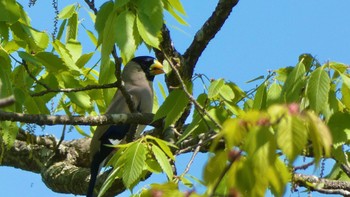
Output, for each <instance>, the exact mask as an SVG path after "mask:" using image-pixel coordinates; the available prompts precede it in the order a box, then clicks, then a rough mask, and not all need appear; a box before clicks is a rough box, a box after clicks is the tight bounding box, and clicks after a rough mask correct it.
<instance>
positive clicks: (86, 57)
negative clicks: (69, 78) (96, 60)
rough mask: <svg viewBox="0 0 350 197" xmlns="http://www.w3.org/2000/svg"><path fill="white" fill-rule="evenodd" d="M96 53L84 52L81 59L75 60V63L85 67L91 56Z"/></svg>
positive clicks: (79, 66)
mask: <svg viewBox="0 0 350 197" xmlns="http://www.w3.org/2000/svg"><path fill="white" fill-rule="evenodd" d="M93 55H94V52H90V53H86V54H83V55H82V56H80V57H79V59H78V60H77V61H76V62H75V64H76V65H77V66H78V68H83V67H84V66H85V65H86V64H87V63H88V62H89V60H90V59H91V57H92V56H93Z"/></svg>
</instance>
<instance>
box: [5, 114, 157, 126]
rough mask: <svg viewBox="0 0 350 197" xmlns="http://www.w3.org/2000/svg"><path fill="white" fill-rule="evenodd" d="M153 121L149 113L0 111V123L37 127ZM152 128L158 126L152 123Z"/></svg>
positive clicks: (146, 123)
mask: <svg viewBox="0 0 350 197" xmlns="http://www.w3.org/2000/svg"><path fill="white" fill-rule="evenodd" d="M152 120H153V114H151V113H145V114H141V113H132V114H105V115H99V116H66V115H43V114H40V115H39V114H21V113H13V112H4V111H0V121H12V122H22V123H34V124H37V125H91V126H94V125H108V124H126V123H127V124H129V123H130V124H132V123H133V124H144V125H150V124H151V123H152ZM151 125H152V126H159V125H160V124H158V123H156V122H154V123H152V124H151Z"/></svg>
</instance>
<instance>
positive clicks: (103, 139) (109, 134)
mask: <svg viewBox="0 0 350 197" xmlns="http://www.w3.org/2000/svg"><path fill="white" fill-rule="evenodd" d="M162 73H164V70H163V65H162V64H161V63H160V62H159V61H158V60H156V59H155V58H153V57H150V56H138V57H134V58H133V59H131V60H130V61H129V62H128V63H127V64H126V65H125V66H124V69H123V71H122V74H121V79H122V82H123V84H124V87H125V89H126V91H128V93H129V94H130V96H131V99H132V100H133V103H134V107H135V109H136V110H137V111H138V112H140V113H151V112H152V107H153V88H152V84H153V80H154V77H155V75H158V74H162ZM120 113H130V110H129V107H128V105H127V103H126V100H125V98H124V96H123V94H122V92H121V91H119V90H117V92H116V93H115V95H114V97H113V99H112V101H111V103H110V105H109V106H108V108H107V110H106V114H120ZM130 128H134V127H132V125H131V124H121V125H102V126H98V127H97V128H96V130H95V132H94V135H93V137H92V139H91V144H90V160H91V166H90V173H91V177H90V182H89V187H88V191H87V195H86V196H87V197H93V195H94V187H95V184H96V180H97V175H98V173H99V171H100V169H101V168H102V167H103V164H104V163H105V160H106V159H107V158H108V157H109V155H110V154H111V153H112V152H113V151H114V150H115V149H114V148H113V147H111V146H108V145H116V144H119V143H120V142H121V141H122V140H123V138H124V137H125V136H126V134H127V133H128V131H129V130H130ZM144 128H145V125H138V126H137V130H136V134H135V135H140V133H141V132H142V131H143V129H144Z"/></svg>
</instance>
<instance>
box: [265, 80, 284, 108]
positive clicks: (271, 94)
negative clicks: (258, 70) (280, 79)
mask: <svg viewBox="0 0 350 197" xmlns="http://www.w3.org/2000/svg"><path fill="white" fill-rule="evenodd" d="M281 93H282V87H281V85H279V84H278V83H277V82H276V81H275V82H274V83H272V84H271V86H270V88H269V89H268V90H267V95H266V105H267V106H271V105H272V104H275V103H279V102H280V98H281Z"/></svg>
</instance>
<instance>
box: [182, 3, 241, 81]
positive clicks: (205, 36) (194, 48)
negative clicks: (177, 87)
mask: <svg viewBox="0 0 350 197" xmlns="http://www.w3.org/2000/svg"><path fill="white" fill-rule="evenodd" d="M237 3H238V0H220V1H219V2H218V4H217V6H216V8H215V11H214V12H213V14H212V15H211V16H210V17H209V18H208V20H207V21H206V22H205V23H204V24H203V26H202V27H201V29H199V30H198V31H197V33H196V35H195V37H194V39H193V41H192V43H191V45H190V46H189V47H188V49H187V50H186V52H185V53H184V55H183V57H184V59H185V64H184V65H185V68H184V73H183V74H184V78H189V79H190V78H191V77H192V75H193V70H194V67H195V65H196V63H197V61H198V59H199V57H200V56H201V55H202V52H203V51H204V49H205V48H206V47H207V45H208V43H209V42H210V40H212V39H213V38H214V37H215V35H216V34H217V33H218V32H219V31H220V29H221V27H222V26H223V25H224V23H225V21H226V19H227V18H228V16H229V15H230V13H231V11H232V9H233V8H234V7H235V6H236V5H237Z"/></svg>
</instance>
